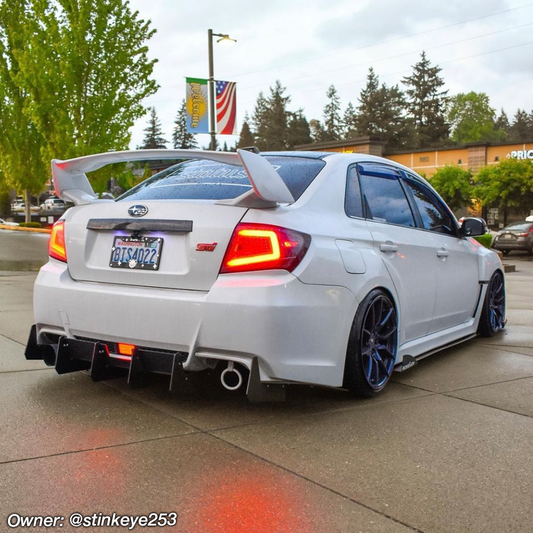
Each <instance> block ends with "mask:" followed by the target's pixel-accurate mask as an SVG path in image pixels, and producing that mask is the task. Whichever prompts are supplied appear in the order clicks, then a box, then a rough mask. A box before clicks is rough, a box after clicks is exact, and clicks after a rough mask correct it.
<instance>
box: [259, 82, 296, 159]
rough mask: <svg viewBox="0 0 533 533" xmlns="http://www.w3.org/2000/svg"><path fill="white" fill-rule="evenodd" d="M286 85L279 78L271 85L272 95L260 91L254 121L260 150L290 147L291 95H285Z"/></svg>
mask: <svg viewBox="0 0 533 533" xmlns="http://www.w3.org/2000/svg"><path fill="white" fill-rule="evenodd" d="M284 92H285V87H283V86H282V85H281V83H280V82H279V80H277V81H276V83H275V85H274V87H270V97H269V98H268V99H265V98H264V96H263V94H262V93H260V94H259V97H258V99H257V103H256V106H255V111H254V116H253V122H254V125H255V128H256V140H257V143H256V144H257V147H258V148H259V149H260V150H286V149H287V148H288V115H289V113H288V111H287V104H288V103H289V102H290V100H291V99H290V96H284V94H283V93H284Z"/></svg>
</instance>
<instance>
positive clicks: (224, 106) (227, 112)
mask: <svg viewBox="0 0 533 533" xmlns="http://www.w3.org/2000/svg"><path fill="white" fill-rule="evenodd" d="M215 84H216V109H217V112H216V115H217V133H220V134H222V135H237V133H238V132H237V84H236V83H235V82H232V81H216V82H215Z"/></svg>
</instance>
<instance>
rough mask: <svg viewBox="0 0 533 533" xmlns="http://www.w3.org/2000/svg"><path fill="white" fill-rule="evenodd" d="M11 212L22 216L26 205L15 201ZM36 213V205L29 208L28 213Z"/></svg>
mask: <svg viewBox="0 0 533 533" xmlns="http://www.w3.org/2000/svg"><path fill="white" fill-rule="evenodd" d="M11 210H12V211H13V213H17V214H21V215H22V214H24V213H25V212H26V203H25V202H21V201H18V200H17V201H16V202H14V203H13V204H12V206H11ZM38 211H39V208H38V207H37V206H36V205H31V206H30V212H32V213H37V212H38Z"/></svg>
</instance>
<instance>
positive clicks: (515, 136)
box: [509, 109, 533, 142]
mask: <svg viewBox="0 0 533 533" xmlns="http://www.w3.org/2000/svg"><path fill="white" fill-rule="evenodd" d="M532 130H533V120H532V117H531V115H528V114H527V112H526V111H525V110H523V109H518V110H517V111H516V113H515V116H514V117H513V123H512V125H511V127H510V128H509V137H510V138H509V140H510V141H512V142H523V141H527V140H530V139H532V138H533V131H532Z"/></svg>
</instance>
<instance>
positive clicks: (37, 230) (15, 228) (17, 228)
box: [0, 224, 52, 233]
mask: <svg viewBox="0 0 533 533" xmlns="http://www.w3.org/2000/svg"><path fill="white" fill-rule="evenodd" d="M2 229H7V230H9V231H29V232H33V233H52V230H51V229H48V228H21V227H20V226H5V225H4V224H0V230H2Z"/></svg>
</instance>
